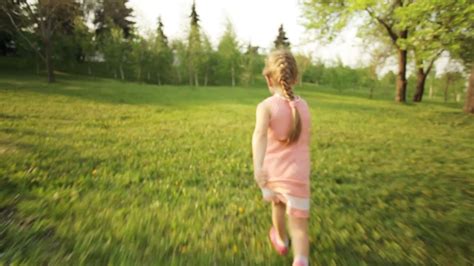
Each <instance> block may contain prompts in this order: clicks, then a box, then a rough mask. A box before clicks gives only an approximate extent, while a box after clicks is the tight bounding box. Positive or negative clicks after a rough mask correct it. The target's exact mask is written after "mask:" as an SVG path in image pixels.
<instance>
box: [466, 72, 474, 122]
mask: <svg viewBox="0 0 474 266" xmlns="http://www.w3.org/2000/svg"><path fill="white" fill-rule="evenodd" d="M464 112H466V113H470V114H474V64H473V65H472V67H471V74H470V75H469V84H468V85H467V92H466V103H465V104H464Z"/></svg>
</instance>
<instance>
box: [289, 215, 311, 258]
mask: <svg viewBox="0 0 474 266" xmlns="http://www.w3.org/2000/svg"><path fill="white" fill-rule="evenodd" d="M288 221H289V227H290V234H291V245H292V246H293V256H294V257H295V258H298V257H300V258H301V257H304V258H306V259H308V255H309V239H308V218H299V217H294V216H292V215H289V217H288Z"/></svg>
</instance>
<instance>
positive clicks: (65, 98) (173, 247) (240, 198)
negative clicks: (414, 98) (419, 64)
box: [0, 74, 474, 265]
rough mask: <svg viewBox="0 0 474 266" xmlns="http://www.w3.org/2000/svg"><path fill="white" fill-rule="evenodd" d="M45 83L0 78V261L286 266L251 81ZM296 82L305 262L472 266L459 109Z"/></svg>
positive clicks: (472, 211)
mask: <svg viewBox="0 0 474 266" xmlns="http://www.w3.org/2000/svg"><path fill="white" fill-rule="evenodd" d="M59 80H60V81H59V82H58V83H56V84H54V85H47V84H46V83H45V82H44V79H42V78H41V79H40V78H38V77H35V76H28V75H25V76H22V75H14V74H0V188H1V190H0V263H2V264H9V263H11V264H12V265H20V264H22V265H23V264H26V265H42V264H51V265H76V264H84V265H106V264H109V265H289V264H290V263H291V258H289V257H287V258H282V257H278V256H277V255H276V253H275V252H274V251H273V250H272V249H271V247H270V245H269V243H268V240H267V231H268V229H269V226H270V218H271V216H270V206H269V205H267V204H265V202H263V201H262V200H261V196H260V194H259V190H258V189H257V187H256V185H255V183H254V181H253V175H252V162H251V146H250V144H251V134H252V130H253V126H254V115H255V107H256V104H257V103H258V102H259V101H260V100H261V99H263V98H264V97H266V96H267V94H268V93H267V91H266V89H265V88H263V87H262V88H230V87H207V88H197V89H196V88H191V87H184V86H183V87H177V86H163V87H158V86H152V85H140V84H135V83H122V82H118V81H111V80H106V79H87V78H83V77H82V78H81V77H74V76H63V77H59ZM298 89H299V90H298ZM297 93H298V94H300V95H302V96H303V97H305V98H306V99H307V101H308V103H309V104H310V106H311V112H312V118H313V135H312V146H311V150H312V175H311V179H312V184H311V189H312V198H311V204H312V205H311V206H312V207H311V208H312V209H311V226H310V240H311V257H310V260H311V261H312V262H313V263H314V264H316V265H367V264H368V265H392V264H396V265H407V264H412V265H413V264H441V265H472V264H473V263H474V255H473V254H474V250H473V242H472V241H473V239H474V231H473V230H474V222H473V217H474V206H473V195H474V192H473V191H474V188H473V180H474V141H473V137H474V117H472V116H468V115H465V114H463V113H462V112H461V107H460V105H458V104H442V103H441V102H437V101H432V102H424V103H421V104H416V105H415V104H406V105H400V104H396V103H394V102H392V101H391V99H389V98H383V97H382V98H380V97H379V98H377V99H373V100H370V99H367V97H366V96H365V94H364V95H363V94H362V93H360V94H359V93H357V92H351V93H349V92H346V93H344V94H338V92H337V91H336V90H331V89H329V88H322V87H318V86H304V87H302V88H297Z"/></svg>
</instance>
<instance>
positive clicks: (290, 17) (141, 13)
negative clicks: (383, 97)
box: [130, 0, 364, 67]
mask: <svg viewBox="0 0 474 266" xmlns="http://www.w3.org/2000/svg"><path fill="white" fill-rule="evenodd" d="M192 2H193V0H130V5H131V6H132V7H133V9H134V10H135V13H134V15H135V20H136V22H137V26H138V28H139V30H140V31H141V32H142V33H146V32H147V31H150V30H154V29H155V28H156V22H157V18H158V16H161V17H162V20H163V24H164V27H165V33H166V34H167V35H168V37H169V38H184V37H185V36H186V29H187V28H188V25H189V14H190V13H191V5H192ZM298 2H299V0H285V1H275V0H196V9H197V12H198V14H199V16H200V19H201V28H202V29H203V30H204V32H205V33H206V34H208V36H209V37H210V39H211V41H212V42H213V44H214V45H215V46H217V43H218V40H219V38H220V37H221V36H222V34H223V31H224V29H225V24H226V21H227V19H230V21H231V22H232V24H233V25H234V28H235V31H236V33H237V36H238V38H239V41H240V43H241V45H243V46H246V45H247V44H248V42H251V43H252V45H257V46H259V47H261V48H263V49H269V48H271V47H272V45H273V41H274V40H275V38H276V36H277V33H278V27H279V26H280V24H283V26H284V28H285V31H286V33H287V37H288V38H289V40H290V42H291V44H292V47H293V51H297V52H309V53H311V54H313V56H314V57H315V58H320V59H322V60H323V61H325V62H331V61H335V60H336V59H337V58H338V57H340V58H341V60H342V62H343V63H344V64H345V65H349V66H353V67H354V66H356V65H358V64H360V63H361V62H363V61H364V59H363V58H361V57H360V56H359V55H360V54H363V53H361V49H363V47H361V46H360V43H361V42H360V40H358V38H356V29H355V28H349V29H348V30H347V31H345V32H344V33H343V34H342V37H341V38H339V39H338V40H337V41H336V42H335V43H333V44H331V45H330V46H326V47H323V46H321V45H319V44H318V43H317V42H316V41H314V40H312V41H309V39H311V36H310V34H306V33H305V29H304V27H303V25H302V24H303V18H302V12H301V6H300V5H299V4H298Z"/></svg>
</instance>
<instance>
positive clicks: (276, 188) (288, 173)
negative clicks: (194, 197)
mask: <svg viewBox="0 0 474 266" xmlns="http://www.w3.org/2000/svg"><path fill="white" fill-rule="evenodd" d="M263 75H264V76H265V79H266V81H267V85H268V89H269V90H270V93H271V94H272V96H270V97H268V98H267V99H265V100H263V101H262V102H261V103H259V104H258V106H257V121H256V126H255V131H254V133H253V137H252V150H253V163H254V175H255V180H256V181H257V183H258V185H259V186H260V188H261V189H262V193H263V197H264V199H265V200H266V201H271V202H272V220H273V226H272V227H271V228H270V232H269V238H270V241H271V243H272V245H273V247H274V248H275V250H276V251H277V252H278V253H279V254H280V255H286V253H287V252H288V236H287V232H286V223H285V222H286V220H285V211H286V214H288V223H289V229H290V230H289V231H290V236H291V244H292V246H293V253H294V259H293V265H294V266H296V265H298V266H299V265H301V266H306V265H308V253H309V241H308V218H309V201H310V199H309V195H310V189H309V172H310V150H309V140H310V128H311V119H310V113H309V108H308V105H307V104H306V102H305V101H304V100H303V99H302V98H301V97H298V96H295V95H294V94H293V85H294V84H295V83H296V81H297V76H298V69H297V67H296V61H295V58H294V57H293V55H292V54H291V53H290V52H289V51H286V50H277V51H274V52H272V53H271V54H270V55H269V56H268V58H267V60H266V64H265V68H264V70H263Z"/></svg>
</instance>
